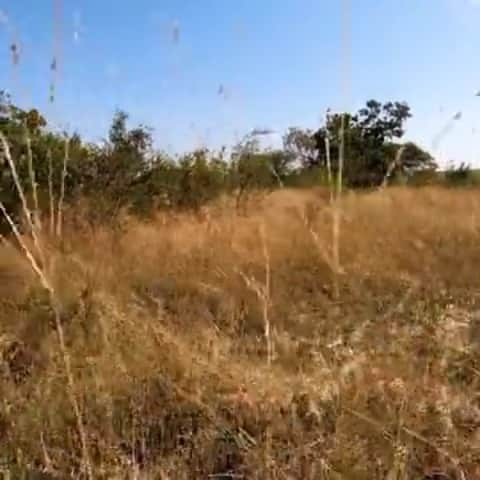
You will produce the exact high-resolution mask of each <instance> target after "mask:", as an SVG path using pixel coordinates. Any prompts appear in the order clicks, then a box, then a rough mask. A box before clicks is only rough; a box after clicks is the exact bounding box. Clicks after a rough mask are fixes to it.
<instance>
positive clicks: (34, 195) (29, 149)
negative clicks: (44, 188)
mask: <svg viewBox="0 0 480 480" xmlns="http://www.w3.org/2000/svg"><path fill="white" fill-rule="evenodd" d="M25 143H26V145H27V158H28V175H29V177H30V184H31V186H32V198H33V221H34V225H35V227H36V228H37V230H38V231H40V230H41V221H40V210H39V207H38V194H37V180H36V178H35V169H34V168H33V154H32V142H31V140H30V136H29V135H28V131H27V130H26V129H25Z"/></svg>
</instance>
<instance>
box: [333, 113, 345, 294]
mask: <svg viewBox="0 0 480 480" xmlns="http://www.w3.org/2000/svg"><path fill="white" fill-rule="evenodd" d="M339 137H340V145H339V148H338V170H337V177H336V189H335V202H334V205H333V222H332V234H333V238H332V256H333V265H334V275H333V292H334V295H335V298H339V296H340V286H339V276H340V271H341V267H340V219H341V199H342V190H343V163H344V157H345V114H342V118H341V121H340V132H339Z"/></svg>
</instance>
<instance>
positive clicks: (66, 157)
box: [57, 137, 70, 237]
mask: <svg viewBox="0 0 480 480" xmlns="http://www.w3.org/2000/svg"><path fill="white" fill-rule="evenodd" d="M69 147H70V140H69V138H68V137H66V138H65V155H64V157H63V168H62V178H61V181H60V196H59V198H58V211H57V237H61V236H62V223H63V201H64V198H65V180H66V178H67V166H68V160H69V153H70V152H69V150H70V148H69Z"/></svg>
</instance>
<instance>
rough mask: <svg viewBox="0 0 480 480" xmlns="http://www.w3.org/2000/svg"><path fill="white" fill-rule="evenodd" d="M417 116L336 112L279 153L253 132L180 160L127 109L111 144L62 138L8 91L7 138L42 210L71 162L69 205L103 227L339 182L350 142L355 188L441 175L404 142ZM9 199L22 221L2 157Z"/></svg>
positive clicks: (347, 168)
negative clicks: (83, 206) (121, 215)
mask: <svg viewBox="0 0 480 480" xmlns="http://www.w3.org/2000/svg"><path fill="white" fill-rule="evenodd" d="M410 117H411V110H410V107H409V106H408V105H407V104H406V103H403V102H388V103H384V104H382V103H380V102H378V101H375V100H370V101H368V102H367V103H366V105H365V107H364V108H362V109H360V110H359V111H358V112H357V113H355V114H351V113H344V114H340V113H335V114H332V113H329V114H328V115H327V117H326V120H325V122H324V124H323V125H321V126H320V127H319V128H318V129H317V130H308V129H301V128H290V129H289V130H288V131H287V132H286V133H285V134H284V135H283V145H282V148H278V149H275V150H272V149H261V148H260V142H259V138H258V137H259V135H258V131H253V132H252V133H251V134H249V135H247V136H246V137H245V138H244V139H243V140H242V141H241V142H239V143H238V144H237V145H235V146H233V148H232V149H231V152H230V153H228V154H227V153H226V149H222V150H220V151H209V150H208V149H197V150H194V151H191V152H187V153H184V154H182V155H179V156H172V155H168V154H166V153H165V152H163V151H157V150H155V149H154V148H153V132H152V130H151V129H150V128H148V127H147V126H144V125H138V126H135V127H130V126H129V124H128V114H127V113H125V112H123V111H117V112H116V113H115V114H114V117H113V119H112V122H111V125H110V129H109V131H108V137H107V138H106V139H105V140H104V141H103V142H102V143H101V144H94V143H90V142H87V141H85V140H84V139H82V138H81V137H80V135H78V134H73V135H67V134H66V133H59V132H55V131H53V130H52V129H50V128H49V127H48V124H47V121H46V119H45V117H44V116H43V115H42V114H41V112H39V111H38V110H37V109H30V110H24V109H21V108H19V107H18V106H16V105H14V104H13V103H12V101H11V98H10V97H9V96H8V95H7V94H6V93H5V92H0V131H1V132H2V133H3V134H4V136H5V137H6V139H7V141H8V144H9V146H10V151H11V156H12V158H13V159H14V161H15V164H16V167H17V171H18V175H19V177H20V178H21V180H22V183H23V185H24V186H25V187H26V188H27V190H28V189H30V190H33V188H32V182H31V181H29V180H31V178H30V176H31V172H30V170H29V162H31V164H32V165H33V167H34V172H35V185H36V186H37V188H36V190H37V192H36V193H37V196H38V202H39V205H40V208H41V209H42V210H45V211H47V209H48V208H49V202H51V195H52V192H58V191H59V189H60V188H61V183H62V171H63V168H64V164H65V162H66V163H67V166H68V168H67V172H68V173H67V176H66V177H65V182H64V190H65V193H64V194H65V202H67V203H75V202H79V201H82V202H86V203H87V204H88V203H90V204H91V205H92V206H93V207H94V208H92V209H91V211H92V215H94V216H96V219H97V220H98V221H102V219H108V218H112V217H113V216H115V213H117V212H118V211H120V210H122V209H128V210H130V211H131V212H134V213H137V214H142V215H148V213H150V212H152V211H154V210H156V209H159V208H177V209H178V208H185V209H198V208H200V207H201V206H202V205H204V204H205V203H207V202H209V201H210V200H212V199H214V198H215V197H217V196H219V195H220V194H222V193H229V194H233V195H235V196H236V198H237V200H238V201H239V202H240V201H241V199H242V198H243V197H244V196H246V195H248V192H251V191H253V190H258V189H261V190H264V189H274V188H279V187H283V186H289V187H300V186H311V185H318V184H321V183H325V182H328V181H329V180H330V181H331V180H332V179H335V177H336V176H337V175H338V173H339V157H340V155H339V152H340V149H341V148H342V139H343V150H344V157H345V162H344V166H343V181H344V184H345V185H346V186H347V187H351V188H371V187H376V186H379V185H381V184H382V182H384V181H385V179H386V178H387V177H388V178H389V179H391V181H394V180H395V179H396V178H398V177H400V176H403V177H408V176H411V175H412V174H414V173H416V172H432V171H435V169H436V168H437V166H436V164H435V161H434V159H433V157H432V156H431V155H430V154H429V153H428V152H426V151H424V150H422V149H421V148H420V147H419V146H417V145H415V144H413V143H402V142H401V139H402V137H403V135H404V132H405V123H406V121H407V120H408V118H410ZM260 133H261V132H260ZM399 153H401V155H399ZM27 193H28V194H29V195H31V194H32V192H31V191H28V192H27ZM0 201H1V202H2V203H3V204H4V205H5V207H6V208H7V209H8V211H9V212H11V214H12V215H18V214H19V211H20V203H19V199H18V195H17V193H16V190H15V185H14V179H13V178H12V173H11V171H10V169H9V168H8V165H7V162H6V161H5V152H3V155H2V156H1V157H0Z"/></svg>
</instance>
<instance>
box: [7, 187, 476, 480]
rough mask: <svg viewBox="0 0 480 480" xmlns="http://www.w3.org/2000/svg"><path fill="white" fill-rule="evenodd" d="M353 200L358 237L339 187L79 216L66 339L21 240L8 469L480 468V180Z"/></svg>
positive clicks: (307, 472)
mask: <svg viewBox="0 0 480 480" xmlns="http://www.w3.org/2000/svg"><path fill="white" fill-rule="evenodd" d="M340 209H341V210H340V219H341V222H340V234H339V236H338V237H337V238H335V236H334V235H333V234H332V210H331V207H330V205H329V202H328V193H326V192H324V191H322V190H318V191H315V190H311V191H293V190H292V191H290V190H282V191H277V192H274V193H272V194H270V195H268V196H264V197H259V198H255V199H253V201H252V202H251V203H250V205H249V206H248V208H247V210H246V212H244V213H243V214H242V215H239V214H237V213H236V212H235V210H234V209H233V208H232V207H231V206H230V203H229V201H228V200H224V201H222V202H220V201H218V202H217V203H215V204H214V205H211V206H210V207H209V209H208V210H206V211H205V212H204V214H203V215H202V216H201V217H200V216H193V215H188V214H181V213H179V214H177V215H173V214H170V213H167V214H160V213H159V214H158V216H157V217H156V218H155V219H154V220H151V221H148V222H147V221H145V222H140V221H138V220H135V219H131V218H127V217H125V218H124V219H122V221H121V222H119V223H118V224H117V225H116V226H115V227H108V228H107V227H105V228H100V227H98V228H92V227H89V226H88V225H87V223H85V222H83V221H82V215H81V214H79V213H78V212H77V213H76V214H74V213H73V212H66V217H65V227H64V235H63V238H62V240H61V241H58V240H49V239H48V238H46V237H42V236H41V237H42V238H41V240H42V245H43V247H42V248H43V251H44V254H45V264H44V265H45V267H44V268H45V272H47V274H48V278H49V279H50V280H51V284H52V288H53V290H54V291H55V296H56V298H57V299H58V314H59V321H60V323H61V327H62V328H61V330H62V331H63V333H64V344H65V351H62V349H61V348H59V341H58V328H56V326H55V313H54V311H53V309H52V303H51V301H50V300H49V296H48V295H47V293H46V292H45V290H44V289H43V288H42V286H41V284H40V283H39V282H38V279H37V277H36V276H35V275H34V273H33V272H32V271H31V269H30V266H29V263H28V262H27V260H26V259H25V257H24V255H23V254H22V253H21V251H20V250H19V249H18V248H16V247H15V246H12V245H11V244H13V240H14V239H13V238H12V239H11V244H10V245H9V244H8V243H3V244H1V243H0V334H1V336H0V355H1V364H0V365H1V380H0V400H1V403H0V445H1V447H0V465H1V468H2V469H3V470H2V471H3V472H4V473H3V475H4V477H3V478H88V476H90V478H104V479H123V478H125V479H126V478H131V479H163V480H167V479H171V480H176V479H208V478H219V479H230V478H232V479H233V478H236V479H237V478H244V479H275V480H276V479H278V480H287V479H292V480H293V479H352V480H353V479H355V480H362V479H365V480H367V479H368V480H371V479H387V480H407V479H412V480H414V479H430V480H434V479H437V480H444V479H445V480H446V479H452V480H453V479H455V480H456V479H464V480H470V479H472V480H473V479H480V397H479V393H480V273H479V266H480V192H478V191H476V190H467V189H465V190H459V189H455V190H454V189H450V190H449V189H440V188H431V189H430V188H422V189H413V188H412V189H407V188H404V189H402V188H398V189H397V188H390V189H387V190H385V191H383V192H376V193H370V194H366V193H365V194H353V193H352V194H346V195H345V196H344V197H343V199H342V202H341V205H340ZM27 241H28V240H27ZM335 242H338V243H337V245H338V247H339V264H338V265H337V264H336V263H335V259H334V244H335ZM62 352H63V353H62ZM65 352H66V353H67V354H68V359H69V361H70V364H71V372H70V373H71V375H70V377H71V378H70V379H69V378H68V377H69V375H67V374H66V371H65V357H64V354H65ZM71 380H73V382H71ZM72 397H73V398H74V399H75V400H76V404H77V406H78V409H79V411H78V412H77V413H76V412H75V410H74V409H73V408H72ZM78 413H80V425H81V429H82V430H83V435H84V438H83V441H84V443H85V446H86V448H84V449H82V448H81V443H82V439H81V438H80V436H81V435H82V434H81V433H80V432H79V428H78V427H79V421H78V420H79V419H78V418H77V417H78V415H77V414H78ZM28 472H30V473H28ZM34 472H36V473H34ZM40 472H42V473H40ZM22 475H23V476H22ZM28 475H29V476H28ZM35 475H36V476H35ZM41 475H43V476H41Z"/></svg>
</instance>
